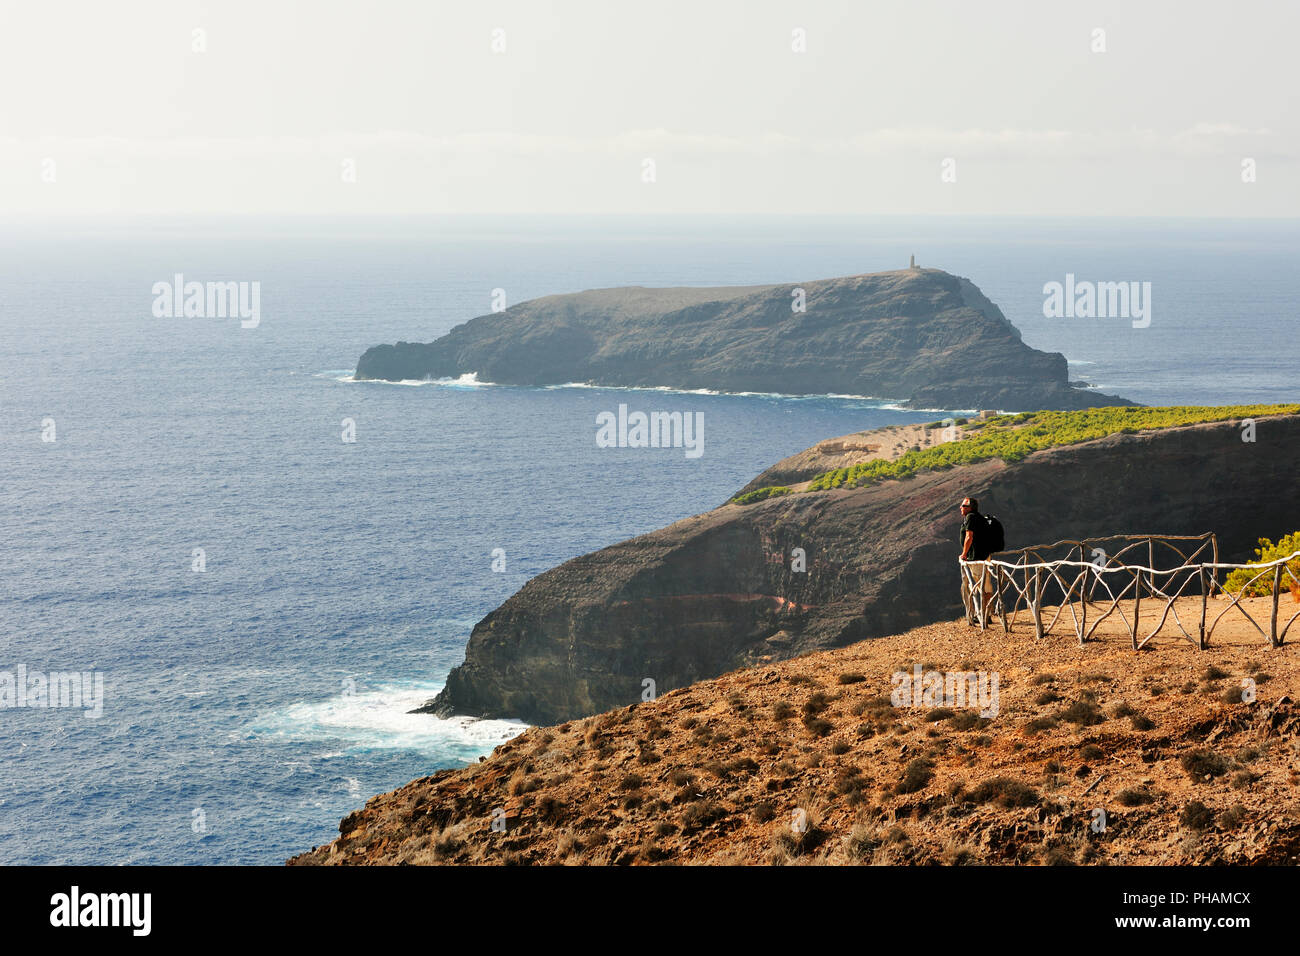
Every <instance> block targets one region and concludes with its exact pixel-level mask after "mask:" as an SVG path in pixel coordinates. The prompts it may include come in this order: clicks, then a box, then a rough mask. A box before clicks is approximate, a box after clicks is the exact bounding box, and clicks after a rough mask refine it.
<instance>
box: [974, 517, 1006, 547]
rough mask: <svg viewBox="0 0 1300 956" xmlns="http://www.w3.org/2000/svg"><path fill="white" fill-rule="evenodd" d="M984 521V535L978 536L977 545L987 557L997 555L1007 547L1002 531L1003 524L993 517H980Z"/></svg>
mask: <svg viewBox="0 0 1300 956" xmlns="http://www.w3.org/2000/svg"><path fill="white" fill-rule="evenodd" d="M980 517H981V518H983V519H984V533H983V534H981V535H978V536H976V539H975V543H976V544H978V545H979V547H980V550H981V551H983V552H984V554H985V556H988V555H990V554H995V553H996V552H998V551H1001V550H1002V549H1003V548H1005V547H1006V546H1007V539H1006V535H1005V534H1004V533H1003V531H1002V522H1001V521H999V520H998V519H997V518H995V517H993V515H980Z"/></svg>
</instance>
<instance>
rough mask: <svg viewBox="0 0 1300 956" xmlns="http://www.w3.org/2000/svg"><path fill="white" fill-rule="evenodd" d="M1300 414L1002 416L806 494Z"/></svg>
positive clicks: (1170, 410)
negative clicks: (1186, 428)
mask: <svg viewBox="0 0 1300 956" xmlns="http://www.w3.org/2000/svg"><path fill="white" fill-rule="evenodd" d="M1297 413H1300V405H1211V406H1200V405H1197V406H1189V405H1172V406H1164V407H1155V408H1144V407H1139V406H1117V407H1112V408H1087V409H1082V410H1080V411H1071V412H1062V411H1041V412H1021V413H1019V414H1016V415H998V416H996V417H994V418H990V419H988V420H987V421H986V422H985V423H984V427H983V428H981V429H980V430H979V431H978V432H976V433H974V434H967V435H966V436H965V437H963V438H961V439H959V440H957V441H950V442H944V443H943V444H940V445H935V446H933V447H931V448H925V449H922V450H921V451H909V452H906V453H905V454H903V455H901V456H900V457H898V458H895V459H893V460H888V459H877V460H875V461H867V462H862V463H861V464H857V465H850V466H848V467H846V468H836V469H834V470H832V471H827V472H823V473H822V474H820V475H818V476H817V477H816V478H814V479H813V480H812V482H811V483H810V484H809V486H808V490H809V491H825V490H827V489H830V488H859V487H862V486H864V485H873V484H875V483H876V482H879V481H884V480H886V479H889V478H910V477H912V476H913V475H915V474H917V473H918V472H922V471H936V470H941V469H946V468H953V467H956V466H958V465H971V464H974V463H976V462H980V461H988V460H990V459H993V458H1000V459H1002V460H1003V461H1005V462H1008V463H1012V462H1017V461H1020V460H1021V459H1023V458H1025V457H1026V456H1028V455H1030V454H1032V453H1033V452H1036V451H1041V450H1042V449H1044V448H1054V447H1056V446H1058V445H1076V444H1078V443H1080V442H1085V441H1092V440H1094V439H1097V438H1105V437H1106V436H1107V435H1114V434H1117V433H1125V434H1129V433H1133V432H1138V431H1143V430H1150V429H1162V428H1175V427H1177V426H1180V425H1196V424H1200V423H1202V422H1221V421H1229V420H1233V419H1241V418H1260V417H1263V416H1265V415H1287V414H1297ZM789 490H790V489H789V488H779V489H777V488H760V489H759V490H758V491H752V492H750V493H749V494H748V495H743V496H742V497H741V498H737V499H736V501H737V503H742V504H747V503H748V501H745V500H744V499H752V500H754V501H759V500H762V499H761V498H755V497H754V496H755V495H762V497H771V495H772V494H786V493H788V492H789ZM765 492H766V494H765Z"/></svg>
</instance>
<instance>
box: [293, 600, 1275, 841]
mask: <svg viewBox="0 0 1300 956" xmlns="http://www.w3.org/2000/svg"><path fill="white" fill-rule="evenodd" d="M1258 600H1259V601H1260V602H1266V601H1267V599H1258ZM1287 601H1288V602H1289V601H1290V599H1289V598H1287ZM1198 609H1199V602H1197V603H1196V607H1195V608H1193V607H1190V606H1188V607H1185V608H1184V613H1185V614H1190V615H1191V616H1192V617H1194V616H1195V613H1196V611H1197V610H1198ZM1294 610H1295V608H1294V607H1292V612H1293V611H1294ZM1228 620H1229V619H1227V618H1225V622H1227V621H1228ZM1221 626H1222V625H1221ZM1294 641H1295V636H1294V635H1293V637H1292V643H1289V644H1286V645H1284V646H1283V647H1281V648H1279V649H1277V650H1270V649H1269V648H1268V647H1267V645H1266V644H1265V643H1264V642H1262V641H1261V640H1260V638H1259V636H1258V634H1256V633H1255V632H1254V631H1253V630H1251V629H1249V628H1248V626H1247V625H1244V624H1239V623H1237V622H1235V621H1234V622H1232V623H1230V624H1227V625H1226V627H1224V629H1223V630H1222V631H1216V640H1215V644H1214V646H1213V647H1212V648H1211V649H1210V650H1209V651H1206V652H1199V653H1198V652H1197V651H1195V650H1194V649H1192V647H1191V646H1190V645H1188V644H1187V643H1186V642H1183V641H1181V640H1176V639H1175V638H1173V637H1172V636H1170V637H1168V638H1157V639H1156V644H1155V647H1154V648H1153V649H1152V650H1149V651H1146V652H1143V653H1134V652H1133V651H1132V650H1130V649H1129V646H1128V640H1127V638H1126V637H1125V636H1124V635H1123V634H1122V632H1121V631H1120V629H1119V628H1118V627H1112V626H1110V622H1107V623H1106V624H1104V625H1103V626H1102V629H1101V630H1100V631H1099V632H1098V638H1097V640H1094V641H1092V642H1090V643H1088V644H1087V645H1085V646H1084V647H1082V648H1080V647H1078V646H1077V644H1076V643H1075V641H1074V638H1073V636H1072V635H1069V634H1066V635H1062V636H1049V637H1048V638H1046V639H1043V640H1041V641H1035V639H1034V637H1033V633H1032V629H1031V628H1026V627H1024V626H1021V627H1019V628H1016V629H1013V632H1012V633H1011V634H1010V635H1004V634H1003V633H1002V632H1001V629H1000V628H999V629H997V630H990V631H987V632H980V631H979V630H976V629H972V628H969V627H968V626H967V625H966V624H965V623H964V622H957V623H950V622H944V623H938V624H932V625H928V626H925V627H921V628H917V629H915V630H912V631H909V632H907V633H904V634H899V635H895V636H891V637H886V638H883V639H880V640H875V641H867V642H863V643H860V644H855V645H853V646H852V647H847V648H842V649H837V650H833V651H827V652H823V653H818V654H812V655H808V656H806V657H801V658H798V659H795V660H790V661H785V662H782V663H771V664H763V665H759V666H755V667H750V668H746V669H743V670H739V671H736V672H734V673H731V674H727V675H724V676H722V677H718V678H715V679H713V680H708V681H703V682H701V683H699V684H696V685H694V686H692V687H689V688H685V689H681V690H676V691H673V692H671V693H668V694H665V695H663V696H661V697H659V698H658V699H657V700H654V701H651V702H643V703H637V704H633V705H629V706H627V707H623V708H621V709H618V710H614V711H610V712H609V713H604V714H600V715H598V716H594V717H590V718H587V719H584V720H575V721H569V722H566V723H563V724H560V725H559V726H555V727H545V728H541V727H539V728H533V729H530V730H529V731H527V732H526V733H524V734H522V735H521V736H519V737H517V738H515V739H513V740H511V741H509V742H508V743H505V744H503V745H501V746H500V747H498V748H497V749H496V751H495V752H494V753H493V754H492V755H491V756H490V757H488V758H487V759H486V760H485V761H484V762H482V763H478V764H473V765H470V766H468V767H465V768H463V769H459V770H448V771H443V772H441V773H438V774H435V775H434V776H432V777H425V778H423V779H421V780H416V781H414V782H413V783H411V784H408V785H407V786H405V787H403V788H401V789H400V790H396V791H393V792H392V793H388V794H383V795H381V796H378V797H375V798H374V799H372V800H370V801H369V802H368V803H367V804H366V806H365V808H364V809H362V810H359V811H358V812H356V813H353V814H351V815H349V816H348V817H347V818H346V819H345V820H344V821H343V822H342V823H341V825H340V828H339V829H340V834H341V835H340V837H339V838H338V839H337V840H335V841H334V842H332V843H330V844H328V845H326V846H322V847H317V848H314V849H313V850H312V851H311V852H309V853H304V854H303V855H301V856H299V857H295V858H294V859H293V860H292V861H290V862H291V863H294V864H300V865H312V864H331V865H333V864H399V863H421V864H424V863H428V864H465V863H528V864H546V863H569V864H648V863H669V864H683V863H708V864H754V863H828V864H841V863H843V864H852V863H902V864H924V863H948V864H961V863H1049V864H1058V863H1115V864H1154V863H1229V864H1241V863H1264V864H1283V863H1285V864H1295V863H1297V862H1300V809H1298V808H1300V800H1297V797H1298V796H1300V707H1297V705H1296V703H1295V701H1296V698H1297V691H1298V690H1300V684H1298V681H1300V666H1297V658H1296V644H1295V643H1294ZM916 668H921V669H923V670H924V671H926V672H930V671H941V672H953V671H960V672H971V671H980V672H983V673H984V675H985V680H986V683H985V685H984V686H985V687H986V688H989V687H991V686H992V675H996V677H997V684H996V688H997V694H996V707H987V706H985V707H984V708H983V709H984V710H985V711H986V712H991V711H992V710H996V713H995V714H993V715H992V716H990V717H987V718H985V717H981V716H980V710H981V708H980V706H978V705H977V706H962V705H960V704H956V705H955V706H951V707H944V706H940V704H941V702H926V701H925V700H924V698H921V699H918V700H917V701H915V702H914V701H912V700H911V699H910V698H908V697H904V698H903V699H902V700H901V701H894V700H891V694H893V693H894V692H895V691H898V690H900V689H901V688H902V687H903V684H902V682H901V681H900V680H898V679H896V678H895V677H894V676H893V675H894V674H895V673H896V672H905V673H915V672H916ZM1243 680H1249V681H1251V682H1253V686H1254V687H1255V696H1254V699H1253V700H1252V701H1250V702H1243V699H1242V698H1243V690H1242V687H1243V684H1242V682H1243ZM1246 696H1250V695H1246ZM987 700H988V699H986V700H985V701H984V702H982V703H987ZM896 703H901V705H900V706H896V705H895V704H896ZM913 703H917V704H920V706H912V704H913ZM1102 814H1104V817H1103V816H1102ZM494 820H495V821H497V829H495V830H494V829H493V821H494Z"/></svg>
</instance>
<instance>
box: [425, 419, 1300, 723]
mask: <svg viewBox="0 0 1300 956" xmlns="http://www.w3.org/2000/svg"><path fill="white" fill-rule="evenodd" d="M1298 472H1300V416H1295V415H1285V416H1276V417H1272V418H1266V419H1260V420H1259V422H1258V426H1257V441H1256V442H1254V443H1244V442H1243V441H1242V440H1241V432H1240V430H1239V428H1238V427H1237V426H1236V425H1235V424H1234V423H1231V422H1223V423H1216V424H1203V425H1193V426H1187V427H1183V428H1174V429H1166V430H1162V431H1149V432H1137V433H1133V434H1116V435H1111V436H1109V437H1107V438H1103V439H1099V440H1095V441H1090V442H1086V443H1082V444H1078V445H1071V446H1065V447H1058V448H1052V449H1047V450H1043V451H1038V452H1035V453H1033V454H1032V455H1029V456H1028V457H1027V458H1025V459H1024V460H1023V461H1021V462H1018V463H1016V464H1011V465H1008V464H1005V463H1003V462H1001V461H986V462H981V463H978V464H975V465H969V466H964V467H960V468H953V469H950V470H946V471H939V472H929V473H923V474H920V475H918V476H916V477H914V478H911V479H908V480H905V481H897V480H893V481H886V482H883V483H881V484H879V485H874V486H871V487H865V488H858V489H852V490H844V489H834V490H828V491H823V492H805V493H797V494H791V495H786V496H784V497H778V498H771V499H768V500H766V501H763V502H760V503H758V504H754V505H749V506H744V507H742V506H738V505H732V504H728V505H724V506H722V507H720V508H717V509H714V510H713V511H710V512H708V513H706V514H702V515H697V516H695V517H692V518H688V519H686V520H684V521H679V522H677V523H675V524H673V525H670V526H668V527H666V528H663V529H661V530H659V531H655V532H653V533H651V534H647V535H642V536H640V537H637V538H632V539H630V540H628V541H624V542H621V543H619V544H616V545H613V546H611V547H608V548H604V549H602V550H600V551H597V552H595V553H593V554H589V555H585V556H583V557H580V558H576V559H574V560H572V561H569V562H566V563H565V564H563V565H561V566H559V567H557V568H555V569H553V570H550V571H547V572H546V573H544V574H541V575H539V576H538V577H536V578H534V579H533V580H531V581H529V582H528V583H527V584H526V585H525V586H524V587H523V588H522V589H521V590H520V591H519V592H518V593H517V594H515V595H514V596H513V597H511V598H510V599H509V600H508V601H506V602H505V603H504V604H503V605H502V606H501V607H499V608H497V609H496V610H495V611H493V612H492V613H491V614H489V615H488V616H487V617H485V618H484V619H483V620H482V621H481V622H479V624H478V625H477V626H476V627H475V628H474V631H473V633H472V635H471V637H470V640H469V644H468V647H467V648H466V655H465V662H464V663H463V664H462V665H460V666H459V667H457V668H456V669H455V670H453V671H452V672H451V674H450V676H449V677H448V680H447V685H446V687H445V688H444V690H443V691H442V693H440V694H439V695H438V697H437V698H435V699H434V700H433V701H431V702H430V703H429V705H427V708H426V709H428V710H429V711H431V712H434V713H438V714H444V715H446V714H453V713H455V714H471V715H476V716H491V717H519V718H523V719H525V720H528V721H530V722H534V723H553V722H558V721H563V720H568V719H571V718H574V717H578V716H582V715H587V714H593V713H598V712H601V711H605V710H608V709H610V708H613V707H618V706H621V705H625V704H628V703H632V702H635V701H638V700H640V699H641V696H642V692H643V688H644V687H646V686H647V685H646V684H645V681H646V680H647V679H649V680H652V681H654V687H655V689H656V691H657V692H660V693H662V692H664V691H666V690H668V689H670V688H674V687H681V686H683V685H686V684H690V683H692V682H695V681H699V680H701V679H704V678H708V677H713V676H715V675H718V674H721V673H724V672H726V671H729V670H733V669H735V668H737V667H741V666H745V665H749V664H753V663H757V662H761V661H766V660H776V659H782V658H788V657H792V656H794V655H798V654H802V653H806V652H808V651H813V650H819V649H825V648H831V647H837V646H842V645H846V644H849V643H852V642H854V641H859V640H861V639H863V638H869V637H876V636H882V635H887V634H893V633H897V632H899V631H902V630H905V629H907V628H909V627H913V626H917V625H921V624H926V623H930V622H933V621H938V620H944V619H950V618H952V617H954V616H955V615H957V614H959V613H960V611H961V605H960V601H959V596H958V572H957V566H956V561H955V559H956V556H957V550H958V546H957V531H958V525H959V518H958V514H957V503H958V502H959V501H960V500H961V498H962V497H963V496H964V495H973V496H976V497H978V498H980V499H981V501H982V503H983V509H982V510H985V511H986V512H989V513H993V514H997V515H998V516H999V517H1000V518H1002V520H1003V522H1004V524H1005V526H1006V529H1007V535H1008V541H1007V544H1008V546H1009V547H1018V546H1024V545H1030V544H1038V543H1047V542H1051V541H1056V540H1059V539H1062V538H1079V537H1087V536H1094V537H1095V536H1102V535H1105V534H1111V533H1120V532H1133V533H1161V534H1197V533H1201V532H1204V531H1215V532H1217V533H1218V535H1219V542H1220V550H1221V555H1222V556H1223V557H1224V559H1225V560H1246V559H1248V558H1249V557H1250V551H1251V549H1252V548H1253V547H1254V546H1255V545H1256V543H1257V538H1258V537H1259V536H1261V535H1268V536H1276V535H1277V534H1280V533H1282V532H1284V531H1286V530H1289V529H1293V528H1295V527H1296V526H1300V513H1297V507H1296V504H1295V499H1294V495H1293V494H1292V490H1293V489H1294V486H1295V475H1296V474H1297V473H1298ZM796 548H802V549H804V551H805V553H806V555H807V559H806V560H807V570H806V572H799V571H795V570H792V555H793V553H794V550H795V549H796Z"/></svg>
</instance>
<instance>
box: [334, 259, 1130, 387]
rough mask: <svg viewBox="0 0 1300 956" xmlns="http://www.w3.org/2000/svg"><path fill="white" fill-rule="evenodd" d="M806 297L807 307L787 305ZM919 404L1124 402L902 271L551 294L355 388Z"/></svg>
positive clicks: (416, 347) (993, 312)
mask: <svg viewBox="0 0 1300 956" xmlns="http://www.w3.org/2000/svg"><path fill="white" fill-rule="evenodd" d="M796 288H800V289H803V292H804V296H805V299H806V311H803V312H796V311H793V310H792V308H791V304H792V301H793V300H792V294H793V292H794V290H795V289H796ZM471 372H472V373H475V374H477V375H478V377H479V380H480V381H489V382H497V383H501V384H512V385H557V384H564V383H568V382H585V383H590V384H595V385H610V386H667V387H674V388H684V389H697V388H708V389H717V390H720V391H730V392H744V391H758V392H778V393H785V394H826V393H832V394H849V395H870V396H874V397H879V398H888V399H898V400H903V399H907V400H909V401H910V402H911V403H912V404H913V405H914V406H916V407H920V408H977V407H978V408H999V409H1003V410H1008V411H1019V410H1026V409H1074V408H1088V407H1094V406H1099V405H1127V404H1131V403H1130V402H1128V401H1126V400H1125V399H1121V398H1115V397H1114V396H1109V395H1103V394H1100V393H1098V392H1096V391H1095V390H1092V389H1086V388H1077V387H1075V386H1073V385H1072V384H1071V383H1070V382H1069V380H1068V377H1067V373H1066V361H1065V356H1063V355H1061V354H1060V353H1047V352H1040V351H1038V350H1037V349H1033V348H1030V347H1029V346H1028V345H1026V344H1025V343H1024V342H1023V341H1021V338H1020V333H1019V331H1018V330H1017V329H1016V328H1015V327H1014V326H1013V325H1012V324H1011V323H1010V322H1008V321H1007V319H1006V317H1005V316H1003V314H1002V312H1001V311H1000V310H999V309H998V308H997V306H995V305H994V304H993V303H992V302H990V301H989V300H988V299H987V298H986V297H985V296H984V295H983V293H981V292H980V291H979V289H977V288H976V287H975V286H974V285H973V284H972V283H971V282H970V281H969V280H967V279H963V278H960V277H958V276H954V275H950V274H948V273H946V272H943V271H941V270H938V269H903V270H898V271H895V272H879V273H874V274H871V275H860V276H849V277H846V278H839V279H820V280H816V281H811V282H804V283H797V284H796V283H791V284H786V285H764V286H744V287H733V288H713V289H698V288H671V289H647V288H642V287H633V288H620V289H596V290H592V291H588V292H578V293H573V294H569V295H553V296H546V297H544V298H540V299H533V300H530V301H527V302H522V303H520V304H518V305H515V306H512V307H510V308H508V309H506V310H504V311H503V312H500V313H495V314H492V315H484V316H480V317H478V318H476V319H472V320H471V321H469V322H466V323H465V324H464V325H460V326H457V327H456V328H454V329H452V331H451V332H449V333H448V334H446V335H444V336H443V337H442V338H440V339H438V340H437V341H436V342H432V343H428V344H416V343H410V342H398V343H397V344H396V345H377V346H374V347H373V348H370V349H368V350H367V351H366V352H365V354H364V355H362V356H361V358H360V360H359V361H358V362H357V370H356V377H357V378H358V379H383V380H389V381H401V380H409V379H425V378H435V379H436V378H449V377H458V376H461V375H464V374H467V373H471Z"/></svg>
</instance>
